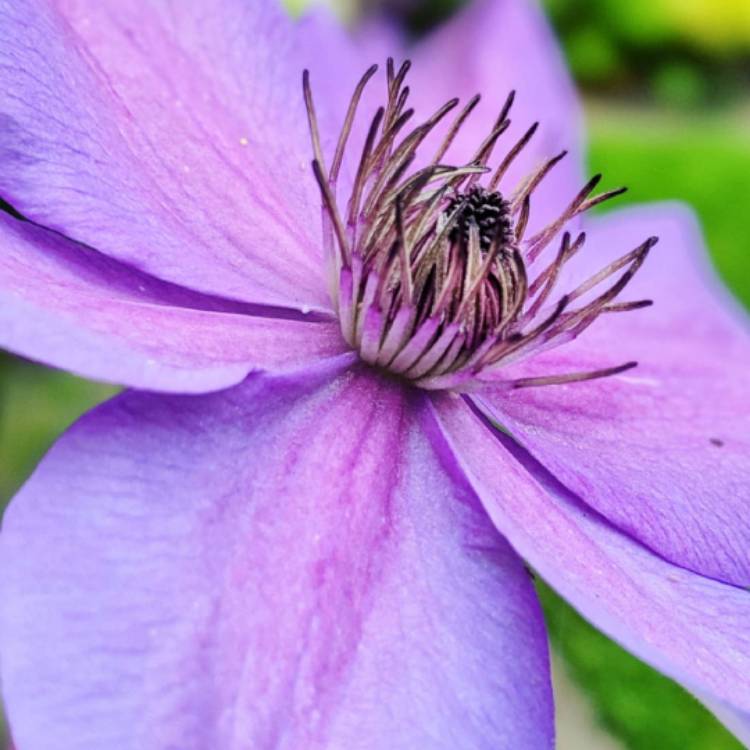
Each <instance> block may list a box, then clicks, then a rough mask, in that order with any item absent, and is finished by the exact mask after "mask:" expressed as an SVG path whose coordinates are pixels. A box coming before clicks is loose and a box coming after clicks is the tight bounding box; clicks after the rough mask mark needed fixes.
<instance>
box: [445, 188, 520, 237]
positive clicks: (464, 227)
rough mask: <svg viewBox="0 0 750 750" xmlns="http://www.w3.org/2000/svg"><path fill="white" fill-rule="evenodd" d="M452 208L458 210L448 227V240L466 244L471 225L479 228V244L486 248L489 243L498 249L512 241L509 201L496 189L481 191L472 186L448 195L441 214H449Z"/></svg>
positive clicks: (452, 210) (481, 189)
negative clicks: (449, 196)
mask: <svg viewBox="0 0 750 750" xmlns="http://www.w3.org/2000/svg"><path fill="white" fill-rule="evenodd" d="M456 209H458V211H459V213H458V216H457V218H456V222H455V224H454V226H453V229H452V230H451V233H450V235H449V239H450V241H451V242H457V241H459V240H461V241H463V242H464V243H466V244H467V245H468V243H469V232H470V230H471V227H472V226H475V227H476V228H477V229H478V230H479V247H480V248H481V249H482V250H485V251H486V250H489V248H490V247H491V246H492V243H493V242H497V244H498V246H499V247H501V248H506V247H508V246H509V245H510V244H511V243H512V241H513V222H512V218H511V210H510V204H509V203H508V201H506V200H505V199H504V198H503V196H502V195H501V194H500V193H499V192H498V191H497V190H493V191H489V190H485V189H484V188H483V187H482V186H481V185H474V186H473V187H472V188H471V189H470V190H469V191H468V192H467V193H464V194H459V195H456V196H454V197H453V198H451V200H450V202H449V203H448V205H447V206H446V209H445V214H446V215H448V216H450V215H451V214H452V213H453V212H454V211H455V210H456Z"/></svg>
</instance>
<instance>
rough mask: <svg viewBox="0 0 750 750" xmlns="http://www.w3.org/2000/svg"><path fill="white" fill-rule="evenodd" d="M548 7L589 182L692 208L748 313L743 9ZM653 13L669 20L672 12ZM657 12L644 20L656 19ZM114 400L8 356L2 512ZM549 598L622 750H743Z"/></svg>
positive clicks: (749, 200) (749, 201) (424, 22)
mask: <svg viewBox="0 0 750 750" xmlns="http://www.w3.org/2000/svg"><path fill="white" fill-rule="evenodd" d="M701 1H702V0H696V3H697V4H698V5H700V2H701ZM743 1H744V0H743ZM451 4H452V3H450V2H447V0H442V2H441V0H435V2H433V3H422V4H419V6H418V7H417V9H416V11H415V12H413V13H412V14H411V16H410V22H411V23H412V24H413V28H414V29H415V30H418V29H421V28H425V27H426V26H429V25H430V24H431V23H434V22H435V21H436V19H437V18H438V17H440V16H441V15H444V14H445V13H446V12H448V11H449V10H450V8H449V5H451ZM548 4H549V5H550V7H551V10H552V11H553V17H554V19H555V22H556V24H557V28H558V31H559V33H560V35H561V37H562V39H563V42H564V46H565V48H566V51H567V52H568V54H569V58H570V60H571V64H572V67H573V69H574V71H575V72H576V74H577V77H578V80H579V83H580V84H581V86H582V87H583V88H584V91H585V95H586V104H587V113H588V124H589V133H590V167H591V171H592V172H598V171H601V172H604V174H605V178H606V179H607V184H608V185H615V184H618V185H619V184H626V185H628V186H629V188H630V191H629V192H628V193H627V194H626V196H625V197H624V198H621V199H620V200H619V203H618V205H622V204H623V203H624V202H638V203H640V202H645V201H653V200H662V199H670V200H671V199H681V200H684V201H686V202H688V203H689V204H691V205H692V206H693V208H694V209H695V210H696V211H697V213H698V215H699V216H700V218H701V221H702V223H703V226H704V228H705V232H706V236H707V239H708V245H709V247H710V250H711V254H712V257H713V259H714V261H715V264H716V266H717V268H718V270H719V271H720V273H721V275H722V276H723V278H724V279H725V280H726V282H727V284H728V285H729V287H730V288H731V289H732V290H733V291H734V292H735V293H736V295H737V296H738V297H739V299H741V300H742V301H743V302H744V303H745V304H746V305H748V306H749V307H750V231H748V215H749V214H750V135H749V134H748V128H747V123H748V122H750V103H748V101H746V100H744V99H743V92H744V90H745V88H744V86H743V85H742V84H743V82H744V81H746V80H747V79H746V76H747V58H746V55H747V49H748V47H750V27H749V28H748V30H747V38H746V39H745V36H743V34H744V32H743V30H742V27H741V25H740V24H739V23H733V22H732V21H733V19H734V18H735V16H732V13H733V12H735V10H736V9H735V10H733V8H734V2H733V0H729V1H728V2H726V3H723V2H720V1H719V2H715V3H713V7H714V8H715V10H716V13H717V15H718V16H721V15H722V11H724V12H725V15H727V17H728V19H729V20H726V19H725V21H726V23H725V26H726V27H733V26H734V27H739V28H724V30H723V31H721V28H722V26H721V18H719V22H715V23H714V24H713V26H711V28H710V29H708V30H706V29H703V30H701V27H700V25H698V29H697V30H696V29H695V28H693V30H692V31H690V28H689V25H688V31H686V30H685V22H684V19H682V20H680V19H678V21H679V23H678V22H677V21H676V22H674V23H672V24H671V25H670V19H669V15H668V13H667V15H666V16H665V17H661V18H660V19H659V20H658V23H657V22H656V21H653V19H651V21H650V22H649V23H645V22H643V21H644V19H647V18H649V16H648V15H641V16H638V15H636V20H637V18H640V19H641V21H642V23H641V24H638V23H634V18H633V17H629V18H628V17H626V18H623V14H622V12H621V9H622V8H623V7H625V6H626V5H627V6H628V7H630V8H631V12H634V11H635V10H636V9H638V8H640V7H641V5H642V4H641V3H639V2H634V4H633V5H630V4H626V3H621V2H620V0H616V2H614V3H613V2H602V3H587V2H581V1H580V0H569V1H566V0H548ZM653 5H654V6H659V8H660V11H659V12H661V13H664V12H665V11H664V5H666V6H669V2H666V1H665V3H662V5H660V4H659V3H654V4H653ZM649 7H651V5H650V4H649V3H646V4H645V5H643V8H641V10H638V13H642V14H648V13H649V12H651V11H650V10H649V9H648V8H649ZM576 9H577V10H576ZM651 10H653V7H651ZM625 15H626V16H627V14H625ZM717 27H718V28H719V31H717ZM639 30H640V31H639ZM0 357H2V355H0ZM112 392H113V389H112V388H110V387H108V386H103V385H99V384H93V383H89V382H86V381H83V380H80V379H77V378H74V377H72V376H70V375H67V374H63V373H57V372H53V371H50V370H46V369H44V368H41V367H38V366H36V365H33V364H30V363H28V362H23V361H20V360H17V359H14V358H11V357H10V356H5V357H4V358H0V503H2V504H4V503H5V502H6V501H7V500H8V499H9V498H10V497H11V496H12V494H13V492H14V491H15V490H16V488H17V487H18V486H19V485H20V484H21V483H22V482H23V480H24V478H25V477H26V476H28V474H29V473H30V472H31V471H32V470H33V467H34V465H35V464H36V462H37V461H38V460H39V458H40V457H41V456H42V455H43V453H44V451H45V450H46V448H47V447H48V446H49V445H50V443H51V442H52V441H53V440H54V439H55V437H56V436H57V435H59V434H60V433H61V432H62V431H63V430H64V428H65V427H66V426H67V425H68V424H70V423H71V421H73V420H74V419H75V418H76V417H77V416H78V415H79V414H81V413H82V412H84V411H85V410H87V409H88V408H90V407H91V406H92V405H94V404H95V403H97V402H99V401H100V400H102V399H104V398H106V397H108V396H109V395H110V394H111V393H112ZM539 589H540V593H541V595H542V600H543V602H544V606H545V612H546V616H547V620H548V623H549V627H550V633H551V636H552V641H553V645H554V647H555V648H556V650H557V651H558V652H559V653H560V654H561V656H562V657H563V659H564V662H565V663H566V665H567V667H568V669H569V672H570V674H571V675H572V676H573V678H574V679H575V680H576V681H577V682H578V683H579V685H581V687H582V688H583V689H584V691H585V692H586V694H587V695H588V696H589V698H590V700H591V701H592V703H593V705H594V706H595V708H596V711H597V715H598V717H599V718H600V719H601V721H602V722H603V723H604V724H605V725H606V726H607V728H608V729H609V730H610V731H611V733H612V734H614V735H615V736H617V737H618V738H620V740H621V741H622V742H623V744H625V745H626V746H627V747H631V748H637V749H638V750H673V749H674V750H729V748H739V747H741V746H740V745H739V744H738V743H737V742H736V741H735V740H733V739H732V738H731V737H730V736H729V735H728V734H727V733H726V732H725V731H724V730H723V729H722V728H721V727H720V726H719V725H718V723H717V722H716V721H715V720H714V719H713V718H712V717H711V716H710V715H709V714H708V713H707V712H706V711H705V710H704V709H703V708H702V707H701V706H700V705H699V704H698V703H697V702H696V701H694V700H693V699H692V698H691V697H690V696H688V695H687V694H686V693H685V692H684V691H682V689H681V688H679V687H677V686H676V685H675V684H673V683H672V682H671V681H669V680H667V679H666V678H664V677H662V676H660V675H658V674H657V673H655V672H654V671H653V670H651V669H649V668H648V667H646V666H645V665H643V664H642V663H640V662H639V661H637V660H636V659H634V658H633V657H631V656H630V655H628V654H626V653H625V652H623V651H622V650H621V649H619V648H618V647H617V646H616V645H615V644H613V643H612V642H611V641H609V640H608V639H606V638H605V637H604V636H602V635H601V634H600V633H598V632H596V631H595V630H594V629H593V628H591V627H590V626H589V625H587V624H586V623H585V622H584V621H583V620H582V619H581V618H580V617H578V615H576V614H575V612H573V611H572V610H571V609H570V608H569V607H568V606H567V605H566V604H565V603H564V602H562V601H561V600H560V599H558V598H557V597H556V596H555V595H554V593H553V592H552V591H550V590H549V589H548V588H547V587H546V586H545V585H544V584H543V583H542V582H539Z"/></svg>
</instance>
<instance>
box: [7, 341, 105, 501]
mask: <svg viewBox="0 0 750 750" xmlns="http://www.w3.org/2000/svg"><path fill="white" fill-rule="evenodd" d="M115 392H116V389H115V388H113V387H111V386H106V385H100V384H97V383H91V382H88V381H85V380H81V379H80V378H76V377H74V376H73V375H68V374H67V373H62V372H56V371H54V370H48V369H45V368H43V367H39V366H38V365H33V364H31V363H29V362H24V361H22V360H18V359H14V358H12V357H7V356H6V357H2V358H0V510H1V509H2V508H3V507H4V506H5V503H7V501H8V500H9V499H10V497H11V496H12V495H13V493H14V492H15V491H16V490H17V489H18V487H19V486H20V485H21V483H22V482H23V481H24V479H25V478H26V477H27V476H28V475H29V474H30V473H31V471H32V470H33V468H34V466H36V464H37V463H38V462H39V459H40V458H41V457H42V456H43V455H44V453H45V452H46V450H47V449H48V448H49V446H50V445H51V443H52V441H53V440H54V439H55V438H56V437H57V435H58V434H59V433H61V432H62V431H63V430H64V429H65V428H66V427H67V426H68V425H69V424H70V423H71V422H73V421H74V420H75V419H77V418H78V416H79V415H81V414H82V413H84V412H85V411H88V409H90V408H91V407H92V406H94V405H96V404H98V403H99V402H101V401H103V400H104V399H106V398H108V397H109V396H111V395H112V394H113V393H115Z"/></svg>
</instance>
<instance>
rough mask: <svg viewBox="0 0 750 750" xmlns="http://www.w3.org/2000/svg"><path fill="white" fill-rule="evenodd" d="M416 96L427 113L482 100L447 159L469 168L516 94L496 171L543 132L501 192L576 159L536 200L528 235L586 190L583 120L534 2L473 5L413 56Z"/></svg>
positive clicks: (493, 0) (486, 0)
mask: <svg viewBox="0 0 750 750" xmlns="http://www.w3.org/2000/svg"><path fill="white" fill-rule="evenodd" d="M411 56H412V59H413V60H414V68H413V86H412V90H413V97H414V99H415V101H416V102H417V103H418V105H419V111H420V112H422V113H426V112H428V111H429V112H431V111H433V110H435V109H437V107H439V106H440V105H442V104H444V103H445V102H446V101H448V100H449V99H451V98H453V97H455V96H458V97H461V98H462V99H463V100H464V102H466V101H468V99H469V98H470V97H472V96H474V95H475V94H481V95H482V101H481V103H480V104H479V105H478V107H477V109H476V110H475V111H474V112H473V113H472V115H471V116H470V118H469V119H468V121H467V123H466V125H464V127H463V129H462V131H461V132H460V133H459V136H458V138H457V140H456V143H455V146H454V147H453V148H452V149H451V150H450V151H449V152H448V161H449V162H450V163H459V162H460V163H465V162H466V161H467V160H468V159H470V158H471V157H472V156H473V154H474V153H475V151H476V150H477V149H478V147H479V145H480V144H481V143H482V141H483V140H484V139H485V138H486V137H487V135H488V134H489V133H490V132H491V130H492V128H493V126H494V125H495V121H496V119H497V116H498V113H499V112H500V109H501V108H502V106H503V103H504V101H505V98H506V97H507V95H508V94H509V93H510V91H511V90H514V89H515V90H516V92H517V94H516V101H515V104H514V106H513V109H512V111H511V119H512V120H513V123H512V125H511V127H510V129H509V130H508V131H506V133H505V134H504V135H503V136H501V138H500V141H499V143H498V145H497V146H496V147H495V154H496V156H495V158H494V159H493V161H491V162H490V164H491V165H492V164H495V165H497V164H498V163H499V161H500V160H501V158H502V157H503V156H504V155H505V153H507V151H509V150H510V147H511V145H512V144H514V143H515V142H516V141H517V140H518V139H519V138H520V137H521V136H522V135H523V133H524V132H525V131H526V130H527V129H528V128H529V127H530V126H531V125H532V123H534V122H536V121H540V123H541V124H540V127H539V130H538V132H537V133H536V135H535V136H534V138H533V140H532V141H531V144H530V145H529V146H528V147H527V148H526V149H525V150H524V151H523V152H522V154H521V156H520V157H519V158H518V159H517V160H516V162H515V165H514V167H512V168H511V169H510V171H509V172H508V174H507V176H506V177H505V179H504V180H503V181H502V183H501V185H500V187H501V190H503V191H504V192H511V191H512V190H513V188H514V187H515V185H516V184H517V183H518V182H519V181H520V180H522V179H523V178H525V177H526V176H527V175H528V174H529V173H530V172H531V171H532V170H534V169H536V167H537V166H539V163H540V162H541V161H543V160H546V159H549V158H550V157H552V156H554V155H555V154H557V153H559V152H560V151H562V150H564V149H567V150H569V151H570V152H571V153H570V154H569V155H568V157H567V158H566V159H565V160H563V161H562V162H561V163H560V164H559V165H558V166H557V167H555V169H554V170H553V171H552V173H551V174H550V175H549V176H548V177H547V178H546V179H545V181H544V182H543V183H542V184H541V186H540V187H539V188H538V189H537V190H536V191H535V193H534V198H535V199H534V201H533V203H532V211H531V222H530V229H531V230H532V231H533V230H534V229H536V228H539V227H541V226H542V224H543V223H544V222H546V221H549V220H551V219H554V218H556V217H557V215H558V214H559V213H561V212H562V210H563V208H564V207H565V205H566V204H567V203H569V202H570V200H571V199H572V198H573V196H574V195H575V194H576V193H577V192H578V190H579V188H580V187H581V185H582V164H583V160H582V141H583V135H582V133H583V130H582V117H581V111H580V107H579V105H578V102H577V98H576V94H575V89H574V86H573V82H572V79H571V77H570V75H569V74H568V72H567V69H566V67H565V62H564V59H563V56H562V53H561V51H560V49H559V47H558V45H557V41H556V40H555V38H554V35H553V33H552V31H551V29H550V28H549V26H548V25H547V22H546V20H545V18H544V16H543V14H542V12H541V10H540V9H539V7H538V5H537V3H536V2H534V1H533V0H532V1H531V2H529V0H474V2H472V3H471V4H470V5H469V6H468V7H467V8H466V10H464V11H462V12H460V13H458V14H456V16H455V17H454V18H453V19H452V20H451V21H449V22H448V23H447V24H445V25H444V26H443V27H442V28H439V29H438V30H437V31H436V32H435V33H434V34H433V35H432V36H431V37H428V38H427V39H426V40H425V41H424V42H422V43H421V44H420V45H418V46H417V48H416V49H415V50H414V51H413V52H412V53H411Z"/></svg>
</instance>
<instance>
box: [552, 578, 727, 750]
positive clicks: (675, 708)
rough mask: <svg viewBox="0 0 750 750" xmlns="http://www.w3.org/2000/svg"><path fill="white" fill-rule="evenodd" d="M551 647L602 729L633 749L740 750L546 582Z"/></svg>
mask: <svg viewBox="0 0 750 750" xmlns="http://www.w3.org/2000/svg"><path fill="white" fill-rule="evenodd" d="M537 591H538V592H539V595H540V597H541V600H542V606H543V607H544V613H545V619H546V621H547V628H548V630H549V634H550V638H551V640H552V645H553V647H554V648H555V650H556V651H557V652H558V653H559V654H560V656H562V658H563V660H564V662H565V664H566V666H567V668H568V671H569V673H570V675H571V677H572V678H573V679H574V680H575V681H576V682H578V683H579V684H580V685H582V686H583V687H584V688H585V691H586V694H587V695H588V696H589V700H591V701H592V703H593V705H594V708H595V710H596V712H597V715H598V716H599V718H600V720H601V722H602V723H603V724H604V726H605V727H606V728H607V729H608V730H609V731H610V732H611V734H613V735H614V736H616V737H618V738H619V739H620V740H621V741H622V742H623V744H624V745H625V746H626V747H629V748H633V750H742V745H741V744H740V743H739V742H738V741H737V740H735V739H734V737H732V735H730V734H729V732H727V731H726V730H725V729H724V727H722V726H721V725H720V724H719V723H718V722H717V721H716V720H715V719H714V718H713V716H711V714H709V713H708V711H707V710H706V709H705V708H703V706H702V705H701V704H700V703H698V702H697V701H696V700H695V698H693V697H692V696H691V695H690V694H688V693H686V692H685V691H684V690H683V689H682V688H681V687H680V686H679V685H676V684H675V683H674V682H672V681H671V680H669V679H667V678H666V677H664V676H663V675H661V674H659V673H658V672H655V671H654V670H653V669H651V668H650V667H647V666H646V665H645V664H644V663H643V662H641V661H638V659H636V658H635V657H634V656H631V655H630V654H629V653H628V652H627V651H623V650H622V649H621V648H620V647H619V646H617V645H616V644H615V643H613V642H612V641H610V640H609V639H608V638H606V637H605V636H603V635H602V634H601V633H600V632H599V631H598V630H596V629H595V628H593V627H591V625H589V624H588V623H587V622H586V621H585V620H584V619H583V618H582V617H581V616H580V615H579V614H577V613H576V612H575V611H574V610H573V609H572V608H571V607H570V606H569V605H568V604H566V603H565V602H564V601H563V600H562V599H560V597H558V596H557V595H556V594H555V593H554V592H553V591H552V589H550V588H549V587H548V586H547V585H546V584H545V583H543V582H542V581H537Z"/></svg>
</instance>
